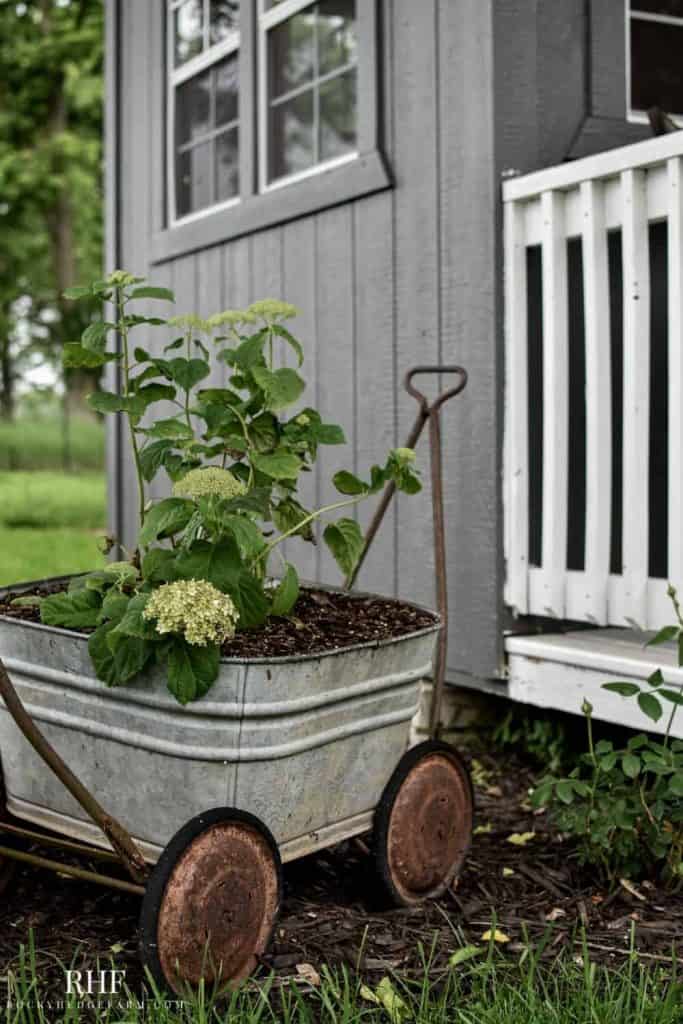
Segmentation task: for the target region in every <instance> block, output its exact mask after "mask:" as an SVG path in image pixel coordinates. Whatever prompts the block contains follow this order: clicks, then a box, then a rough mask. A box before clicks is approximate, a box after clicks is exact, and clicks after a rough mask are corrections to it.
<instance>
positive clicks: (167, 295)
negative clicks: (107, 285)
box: [130, 284, 175, 302]
mask: <svg viewBox="0 0 683 1024" xmlns="http://www.w3.org/2000/svg"><path fill="white" fill-rule="evenodd" d="M130 298H131V299H163V300H164V301H165V302H175V295H174V294H173V292H172V291H171V289H170V288H156V287H154V286H152V285H148V284H143V285H141V287H139V288H134V289H133V291H132V292H131V293H130Z"/></svg>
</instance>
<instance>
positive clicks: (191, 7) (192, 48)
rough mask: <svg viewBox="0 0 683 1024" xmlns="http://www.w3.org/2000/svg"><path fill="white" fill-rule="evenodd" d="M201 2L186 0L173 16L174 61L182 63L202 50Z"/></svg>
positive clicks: (198, 0)
mask: <svg viewBox="0 0 683 1024" xmlns="http://www.w3.org/2000/svg"><path fill="white" fill-rule="evenodd" d="M202 22H203V17H202V2H201V0H186V3H184V4H183V5H182V6H181V7H179V8H178V9H177V11H176V12H175V14H174V16H173V25H174V33H175V35H174V39H175V45H174V52H175V63H176V66H177V65H178V64H184V63H185V61H186V60H189V59H190V57H194V56H196V54H198V53H201V50H202V31H203V25H202Z"/></svg>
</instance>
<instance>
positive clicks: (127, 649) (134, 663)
mask: <svg viewBox="0 0 683 1024" xmlns="http://www.w3.org/2000/svg"><path fill="white" fill-rule="evenodd" d="M115 629H116V623H115V622H105V623H104V625H103V626H100V627H99V628H98V629H96V630H95V632H94V633H93V634H92V636H91V637H90V638H89V640H88V652H89V654H90V658H91V660H92V663H93V667H94V669H95V673H96V675H97V678H98V679H101V680H102V682H104V683H106V684H107V686H121V685H122V684H123V683H126V682H128V680H129V679H132V678H133V676H136V675H137V674H138V673H139V672H142V670H143V669H144V668H145V666H146V665H147V663H148V662H149V660H150V658H151V657H152V655H153V653H154V647H153V645H152V644H151V643H149V642H148V641H146V640H140V639H139V638H138V637H126V636H122V635H119V637H118V638H117V640H116V641H115V642H114V644H113V646H112V645H110V638H111V635H112V633H113V632H114V630H115Z"/></svg>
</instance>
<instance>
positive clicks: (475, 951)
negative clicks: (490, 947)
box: [448, 946, 485, 967]
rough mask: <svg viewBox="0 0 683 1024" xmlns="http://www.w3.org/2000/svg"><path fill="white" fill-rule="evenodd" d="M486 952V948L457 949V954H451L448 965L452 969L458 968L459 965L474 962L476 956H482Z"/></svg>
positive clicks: (467, 947) (469, 947) (463, 947)
mask: <svg viewBox="0 0 683 1024" xmlns="http://www.w3.org/2000/svg"><path fill="white" fill-rule="evenodd" d="M484 952H485V947H484V946H462V947H461V948H460V949H456V951H455V953H451V955H450V957H449V958H448V964H449V966H450V967H457V966H458V964H464V963H465V962H466V961H467V960H473V959H474V957H475V956H481V954H482V953H484Z"/></svg>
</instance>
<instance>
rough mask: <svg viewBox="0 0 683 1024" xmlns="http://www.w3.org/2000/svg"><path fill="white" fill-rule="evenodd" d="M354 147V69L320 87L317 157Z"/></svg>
mask: <svg viewBox="0 0 683 1024" xmlns="http://www.w3.org/2000/svg"><path fill="white" fill-rule="evenodd" d="M355 148H356V72H355V70H354V71H347V72H346V73H345V74H343V75H338V76H337V78H332V79H331V80H330V81H328V82H325V83H324V84H323V85H321V87H320V159H321V160H331V159H332V158H333V157H335V156H342V155H343V154H344V153H350V152H353V150H354V149H355Z"/></svg>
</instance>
